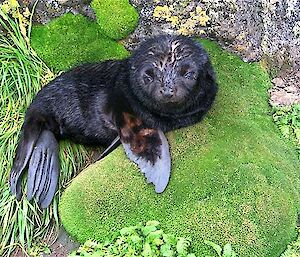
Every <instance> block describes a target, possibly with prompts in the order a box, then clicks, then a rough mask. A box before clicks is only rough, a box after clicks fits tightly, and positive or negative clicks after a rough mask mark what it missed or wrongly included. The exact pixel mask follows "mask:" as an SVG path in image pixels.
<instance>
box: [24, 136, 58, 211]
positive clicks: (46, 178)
mask: <svg viewBox="0 0 300 257" xmlns="http://www.w3.org/2000/svg"><path fill="white" fill-rule="evenodd" d="M58 176H59V159H58V143H57V141H56V138H55V136H54V134H53V133H52V132H51V131H49V130H44V131H42V133H41V135H40V136H39V139H38V141H37V142H36V145H35V147H34V149H33V152H32V155H31V158H30V162H29V169H28V180H27V198H28V200H31V199H32V198H33V197H35V198H36V200H37V202H38V203H39V205H40V206H41V207H42V208H46V207H48V206H49V204H50V203H51V201H52V199H53V197H54V194H55V191H56V186H57V182H58Z"/></svg>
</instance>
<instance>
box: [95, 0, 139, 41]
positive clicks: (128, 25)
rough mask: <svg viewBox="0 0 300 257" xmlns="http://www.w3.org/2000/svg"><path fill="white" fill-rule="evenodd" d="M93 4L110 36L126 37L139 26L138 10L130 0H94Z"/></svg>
mask: <svg viewBox="0 0 300 257" xmlns="http://www.w3.org/2000/svg"><path fill="white" fill-rule="evenodd" d="M91 6H92V8H93V10H94V11H95V13H96V15H97V21H98V23H99V26H100V28H101V30H102V31H103V32H104V33H105V34H106V35H107V36H108V37H110V38H113V39H121V38H124V37H126V36H127V35H128V34H129V33H131V32H132V31H133V30H134V28H135V27H136V26H137V23H138V12H137V11H136V10H135V8H134V7H133V6H131V5H130V4H129V2H128V0H117V1H116V0H93V1H92V3H91Z"/></svg>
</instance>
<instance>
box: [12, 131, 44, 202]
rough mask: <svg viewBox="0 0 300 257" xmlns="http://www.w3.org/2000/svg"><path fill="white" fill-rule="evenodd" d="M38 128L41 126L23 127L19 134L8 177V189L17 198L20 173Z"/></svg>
mask: <svg viewBox="0 0 300 257" xmlns="http://www.w3.org/2000/svg"><path fill="white" fill-rule="evenodd" d="M25 127H26V126H25ZM40 130H41V128H40V127H39V126H30V128H29V129H24V130H23V132H22V134H21V137H20V140H19V144H18V147H17V151H16V157H15V159H14V164H13V166H12V169H11V172H10V177H9V184H10V191H11V193H12V194H13V195H14V194H15V195H16V197H17V199H20V198H21V196H22V191H21V182H22V175H23V173H24V171H25V168H26V167H27V164H28V162H29V159H30V156H31V154H32V151H33V149H34V146H35V144H36V141H37V140H38V137H39V135H40Z"/></svg>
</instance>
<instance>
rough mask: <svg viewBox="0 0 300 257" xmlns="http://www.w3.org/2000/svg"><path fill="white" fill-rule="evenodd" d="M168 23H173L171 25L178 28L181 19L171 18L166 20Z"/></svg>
mask: <svg viewBox="0 0 300 257" xmlns="http://www.w3.org/2000/svg"><path fill="white" fill-rule="evenodd" d="M166 20H167V21H169V22H171V25H172V26H173V27H176V26H177V25H178V24H179V18H178V16H171V17H170V18H167V19H166Z"/></svg>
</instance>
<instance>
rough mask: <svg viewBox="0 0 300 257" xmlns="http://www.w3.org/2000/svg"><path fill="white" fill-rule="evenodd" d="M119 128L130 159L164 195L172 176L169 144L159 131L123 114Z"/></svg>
mask: <svg viewBox="0 0 300 257" xmlns="http://www.w3.org/2000/svg"><path fill="white" fill-rule="evenodd" d="M123 118H124V119H123V123H122V126H121V127H120V128H119V131H120V132H119V133H120V139H121V142H122V145H123V147H124V149H125V152H126V154H127V156H128V158H129V159H130V160H132V161H134V162H135V163H136V164H137V165H138V166H139V168H140V169H141V172H142V173H143V174H144V175H145V177H146V178H147V182H148V183H153V184H154V186H155V191H156V192H157V193H162V192H163V191H164V190H165V188H166V187H167V185H168V182H169V179H170V174H171V157H170V152H169V144H168V141H167V139H166V137H165V135H164V133H163V132H162V131H161V130H159V129H152V128H145V126H143V123H142V121H141V120H140V119H139V118H136V117H134V116H133V115H131V114H128V113H123Z"/></svg>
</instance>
